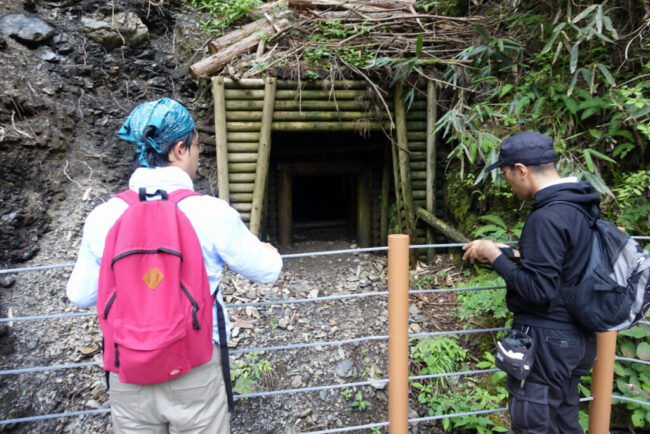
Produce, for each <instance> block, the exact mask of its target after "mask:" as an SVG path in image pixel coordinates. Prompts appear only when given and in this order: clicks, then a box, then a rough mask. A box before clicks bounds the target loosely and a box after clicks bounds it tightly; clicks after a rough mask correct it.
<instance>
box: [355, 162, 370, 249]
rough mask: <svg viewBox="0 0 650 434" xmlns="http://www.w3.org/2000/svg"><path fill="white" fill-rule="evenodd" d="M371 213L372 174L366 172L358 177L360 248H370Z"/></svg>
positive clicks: (358, 232) (358, 236)
mask: <svg viewBox="0 0 650 434" xmlns="http://www.w3.org/2000/svg"><path fill="white" fill-rule="evenodd" d="M371 213H372V207H371V198H370V174H369V173H368V171H367V170H364V171H363V172H361V173H359V175H357V240H358V243H359V247H370V234H371V226H370V223H371V218H370V217H371Z"/></svg>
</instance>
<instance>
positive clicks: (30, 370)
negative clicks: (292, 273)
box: [0, 237, 650, 434]
mask: <svg viewBox="0 0 650 434" xmlns="http://www.w3.org/2000/svg"><path fill="white" fill-rule="evenodd" d="M634 238H637V239H650V237H634ZM509 244H512V243H509ZM463 245H464V244H461V243H453V244H425V245H412V246H410V248H411V249H421V248H453V247H461V246H463ZM386 250H388V248H387V247H377V248H362V249H347V250H334V251H325V252H309V253H299V254H289V255H281V256H282V258H283V259H289V258H301V257H317V256H325V255H338V254H357V253H367V252H382V251H386ZM73 265H74V264H58V265H49V266H47V265H46V266H35V267H23V268H14V269H6V270H0V275H2V274H9V273H20V272H32V271H43V270H51V269H61V268H70V267H72V266H73ZM503 288H505V286H480V287H468V288H431V289H420V290H412V291H408V293H409V294H432V293H451V292H460V291H481V290H494V289H503ZM387 295H388V291H374V292H366V293H360V294H334V295H329V296H323V297H315V298H305V299H291V300H277V301H276V300H273V301H260V302H250V303H236V304H227V305H226V307H227V308H229V309H236V308H243V307H249V306H252V307H266V306H275V305H293V304H304V303H313V302H323V301H341V300H347V299H362V298H368V297H379V296H387ZM96 315H97V314H96V312H93V311H91V312H70V313H55V314H44V315H32V316H23V317H14V318H0V324H1V323H13V322H24V321H38V320H51V319H66V318H75V317H90V316H96ZM642 323H644V324H650V321H642ZM505 330H508V328H507V327H498V328H488V329H465V330H451V331H439V332H426V333H409V334H408V337H409V338H410V339H423V338H430V337H435V336H446V335H461V334H474V333H495V332H501V331H505ZM387 340H388V335H380V336H363V337H358V338H351V339H343V340H336V341H324V342H309V343H304V344H288V345H277V346H269V347H260V348H244V349H238V350H231V351H230V353H232V354H244V353H253V352H269V351H282V350H296V349H298V350H303V349H307V348H314V347H326V346H341V345H347V344H354V343H359V342H372V341H387ZM615 359H616V360H620V361H626V362H632V363H641V364H645V365H650V362H647V361H644V360H639V359H633V358H627V357H618V356H617V357H616V358H615ZM101 365H102V363H101V362H83V363H73V364H64V365H53V366H40V367H39V366H37V367H28V368H17V369H8V370H1V371H0V376H1V375H18V374H27V373H34V372H44V371H53V370H62V369H79V368H88V367H94V366H101ZM497 371H499V370H498V369H496V368H493V369H482V370H470V371H459V372H452V373H444V374H430V375H419V376H411V377H408V380H409V381H418V380H424V379H435V378H444V377H454V376H466V375H467V376H469V375H486V374H491V373H494V372H497ZM388 382H389V380H388V379H377V380H370V381H362V382H354V383H344V384H329V385H323V386H313V387H304V388H295V389H281V390H274V391H268V392H258V393H251V394H245V395H235V396H234V398H235V399H245V398H246V399H248V398H258V397H270V396H278V395H285V394H294V393H309V392H319V391H323V390H335V389H345V388H351V387H365V386H375V387H377V386H385V385H387V384H388ZM612 398H613V399H615V400H619V401H627V402H634V403H638V404H641V405H645V406H650V403H647V402H644V401H640V400H636V399H633V398H628V397H623V396H617V395H613V396H612ZM590 399H591V398H584V399H583V400H582V401H587V400H590ZM506 410H507V409H506V408H496V409H483V410H477V411H472V412H463V413H454V414H445V415H436V416H430V417H421V418H414V419H409V420H408V422H409V423H416V422H429V421H435V420H440V419H443V418H452V417H460V416H469V415H481V414H488V413H495V412H503V411H506ZM109 412H110V409H99V410H83V411H72V412H67V413H56V414H49V415H38V416H31V417H23V418H15V419H6V420H0V426H3V425H7V424H14V423H22V422H34V421H40V420H46V419H54V418H65V417H76V416H86V415H101V414H107V413H109ZM388 424H389V422H378V423H372V424H367V425H359V426H351V427H341V428H335V429H328V430H322V431H310V433H311V434H314V433H333V432H346V431H353V430H359V429H370V428H379V427H385V426H388Z"/></svg>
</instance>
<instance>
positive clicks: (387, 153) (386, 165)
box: [379, 146, 391, 246]
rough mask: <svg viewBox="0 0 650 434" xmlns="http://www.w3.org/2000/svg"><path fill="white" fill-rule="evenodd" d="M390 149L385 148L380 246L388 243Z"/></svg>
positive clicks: (382, 175)
mask: <svg viewBox="0 0 650 434" xmlns="http://www.w3.org/2000/svg"><path fill="white" fill-rule="evenodd" d="M390 176H391V173H390V147H388V146H384V161H383V166H382V170H381V204H380V208H381V209H380V213H381V214H380V215H379V244H380V245H382V246H385V245H386V243H387V242H388V240H387V237H388V195H389V194H390Z"/></svg>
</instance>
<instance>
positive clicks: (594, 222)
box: [544, 200, 598, 226]
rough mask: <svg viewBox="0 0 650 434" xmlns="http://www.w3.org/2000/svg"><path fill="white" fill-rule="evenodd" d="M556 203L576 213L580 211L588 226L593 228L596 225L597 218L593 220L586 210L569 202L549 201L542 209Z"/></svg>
mask: <svg viewBox="0 0 650 434" xmlns="http://www.w3.org/2000/svg"><path fill="white" fill-rule="evenodd" d="M556 203H561V204H564V205H569V206H570V207H572V208H575V209H577V210H578V211H580V212H581V213H582V215H584V216H585V217H586V218H587V221H588V222H589V226H594V225H595V224H596V221H597V220H598V219H597V218H595V217H594V216H592V215H591V214H589V213H588V212H587V210H585V209H584V208H583V207H581V206H580V205H578V204H577V203H573V202H569V201H568V200H554V201H551V202H549V203H547V204H546V205H544V207H547V206H549V205H553V204H556Z"/></svg>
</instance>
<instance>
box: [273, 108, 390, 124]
mask: <svg viewBox="0 0 650 434" xmlns="http://www.w3.org/2000/svg"><path fill="white" fill-rule="evenodd" d="M379 118H380V119H388V115H387V114H386V113H382V116H380V117H379ZM273 120H274V121H276V122H279V121H303V122H304V121H336V122H340V121H356V120H362V121H367V122H375V121H377V120H378V118H377V116H374V113H369V112H367V111H317V110H313V111H302V112H300V111H276V112H275V113H273Z"/></svg>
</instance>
